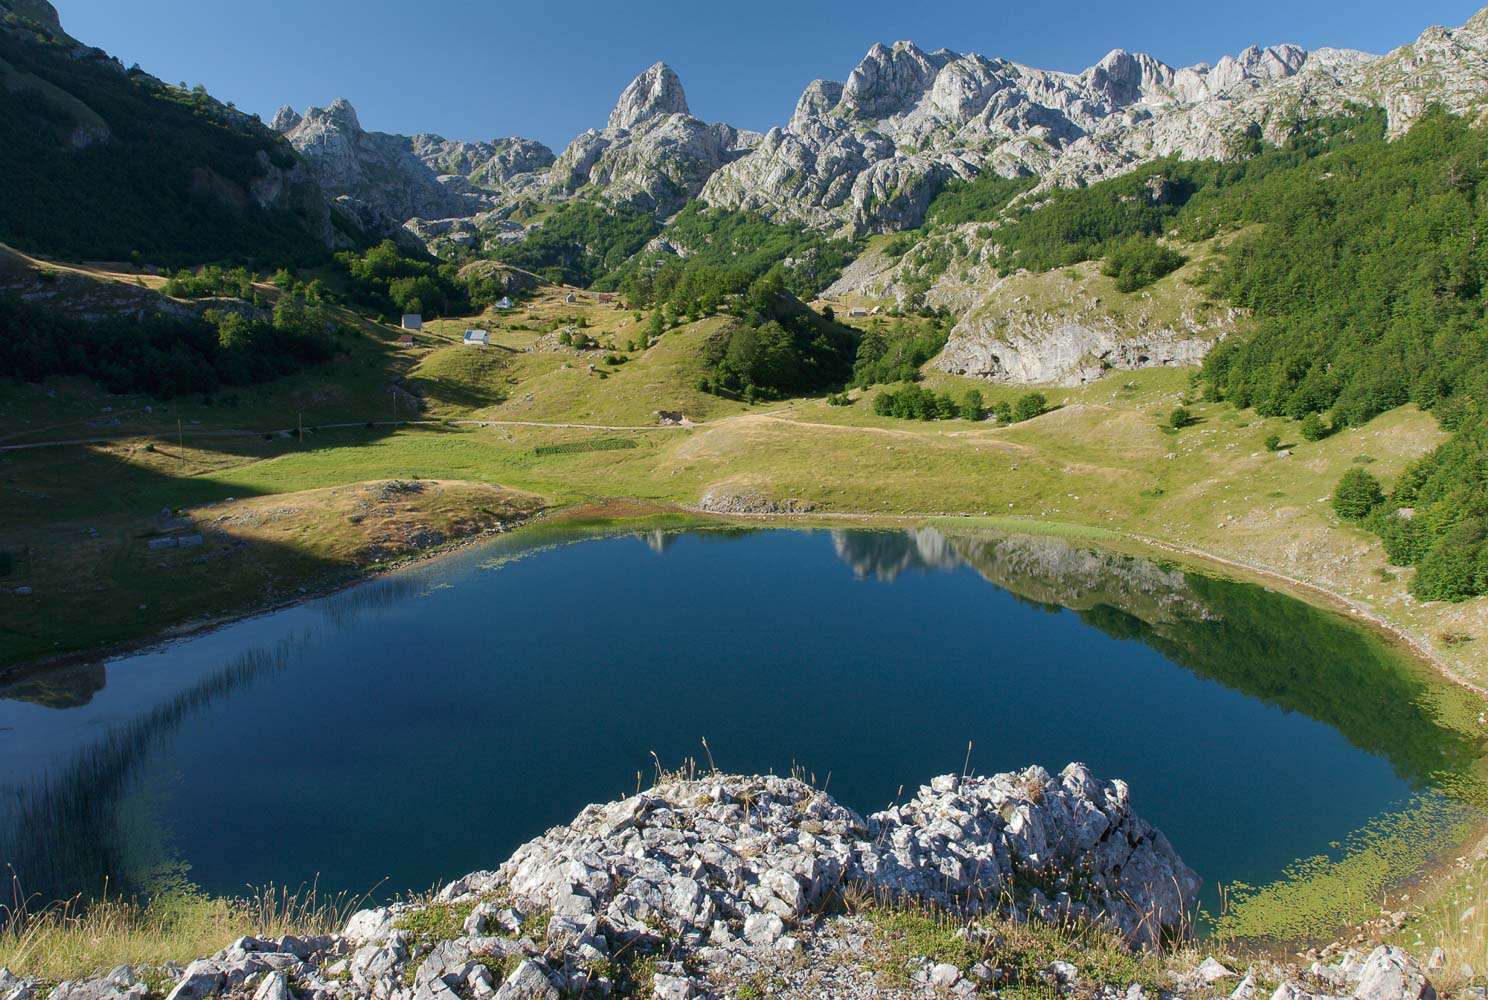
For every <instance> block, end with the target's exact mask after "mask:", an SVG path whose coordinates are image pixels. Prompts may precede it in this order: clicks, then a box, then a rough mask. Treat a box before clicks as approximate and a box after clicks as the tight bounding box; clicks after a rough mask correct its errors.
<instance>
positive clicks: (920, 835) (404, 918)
mask: <svg viewBox="0 0 1488 1000" xmlns="http://www.w3.org/2000/svg"><path fill="white" fill-rule="evenodd" d="M1197 888H1198V878H1197V877H1196V876H1195V875H1194V873H1193V872H1192V871H1190V870H1189V869H1188V868H1187V867H1186V866H1185V865H1184V864H1183V862H1182V861H1181V860H1179V858H1178V856H1177V855H1176V853H1175V852H1174V851H1173V848H1172V846H1171V845H1170V844H1169V843H1168V842H1167V840H1166V839H1165V838H1164V837H1163V835H1162V834H1161V833H1159V832H1158V831H1156V830H1154V829H1153V828H1152V827H1151V826H1149V825H1148V824H1147V823H1145V822H1143V821H1142V820H1141V819H1140V818H1139V817H1138V816H1137V815H1136V814H1135V813H1134V812H1133V811H1132V808H1131V802H1130V796H1129V793H1128V790H1127V787H1126V785H1125V784H1124V783H1122V782H1119V781H1112V782H1101V781H1098V780H1096V779H1095V778H1094V777H1092V776H1091V774H1090V773H1089V771H1088V770H1087V769H1085V768H1084V767H1083V766H1081V765H1078V764H1072V765H1070V766H1069V767H1067V768H1066V769H1065V770H1064V771H1063V772H1062V773H1061V774H1060V775H1059V776H1058V777H1054V776H1051V775H1049V774H1048V773H1047V772H1045V771H1044V770H1043V769H1041V768H1037V767H1034V768H1029V769H1028V770H1025V771H1021V772H1013V773H1008V774H1000V775H995V776H993V777H988V778H969V777H956V776H951V775H947V776H944V777H940V778H936V779H935V780H933V781H932V782H931V783H930V784H929V785H927V786H924V787H922V788H921V789H920V790H919V791H918V793H917V794H916V795H915V796H914V798H913V799H911V800H910V801H908V802H906V803H904V804H903V805H900V806H896V807H894V808H891V809H888V810H885V811H883V812H880V813H876V814H874V815H872V816H870V817H868V818H867V819H866V820H865V819H863V818H862V817H860V816H859V815H858V814H857V813H855V812H853V811H852V810H850V809H847V808H845V807H843V806H842V805H840V804H838V803H837V802H835V801H834V800H833V799H832V798H831V797H830V796H829V795H827V794H826V793H825V792H823V791H821V790H818V789H816V788H814V787H812V786H810V785H807V784H805V783H803V782H801V781H798V780H794V779H786V778H778V777H730V776H725V775H721V774H710V775H706V776H702V777H692V778H685V779H684V778H682V777H676V778H668V779H666V780H664V781H663V782H662V783H661V784H659V785H658V786H656V787H654V788H652V789H651V790H649V791H647V792H644V793H641V794H638V795H635V796H632V797H630V798H627V799H625V800H623V801H619V802H612V803H608V804H602V805H592V806H589V807H588V808H586V809H584V810H583V811H582V812H581V813H580V814H579V815H578V817H576V818H575V819H574V821H573V822H572V823H570V824H567V825H566V826H560V827H556V828H554V829H552V830H549V831H548V832H547V833H546V834H544V835H543V836H541V837H538V838H537V839H535V840H533V841H531V842H529V843H527V844H526V845H524V846H523V847H521V848H520V849H519V850H518V851H517V852H516V853H515V854H513V855H512V857H511V858H510V859H509V860H508V861H507V862H506V863H505V864H503V865H502V866H501V867H500V868H498V869H496V870H494V871H480V872H473V873H471V874H469V875H466V876H464V877H463V878H460V879H457V880H456V881H454V882H451V883H450V884H448V885H446V886H445V887H444V888H443V889H442V890H440V892H439V893H438V895H437V897H436V898H435V899H434V900H433V901H431V902H430V903H427V904H411V903H399V904H395V905H392V906H383V907H377V908H374V909H369V910H363V911H361V912H359V913H356V914H355V915H353V916H352V917H351V918H350V920H349V921H348V922H347V924H346V926H345V929H344V930H343V931H342V933H340V934H336V935H325V936H320V937H309V938H300V937H293V936H287V937H283V938H251V937H249V938H240V939H239V940H238V941H236V942H235V943H233V944H232V945H231V946H229V947H227V948H224V949H223V950H222V951H219V952H217V953H216V954H215V955H213V956H211V957H210V958H204V959H199V960H197V961H195V962H192V963H190V964H189V965H188V966H186V967H185V968H181V967H180V966H176V965H172V964H167V965H165V966H163V967H159V968H151V969H146V968H140V969H134V968H130V967H120V968H117V969H114V970H113V971H111V972H109V973H108V974H106V975H102V976H98V977H94V978H91V979H85V980H77V981H70V982H64V983H60V984H58V985H56V986H54V987H43V986H42V984H40V982H39V981H38V980H36V979H28V978H23V977H20V976H15V975H12V974H11V973H10V972H8V971H6V970H3V969H0V1000H42V998H43V997H44V998H45V1000H145V998H146V996H147V994H148V990H147V989H146V987H145V986H144V983H145V981H147V980H149V981H159V980H160V979H165V980H166V981H167V982H168V983H169V984H172V985H171V988H170V990H169V995H168V997H167V1000H205V998H207V997H213V996H248V995H249V994H252V996H253V997H254V1000H295V998H297V1000H521V998H527V1000H531V998H545V1000H557V998H560V997H578V996H613V995H617V994H619V995H627V996H631V995H635V996H640V995H645V996H651V997H657V998H684V1000H688V998H714V997H716V998H722V997H726V996H735V995H742V994H741V993H740V991H739V987H740V985H741V984H744V983H757V982H760V981H766V980H768V981H770V982H771V983H772V984H773V985H772V988H771V995H775V996H781V997H820V996H833V997H851V998H857V997H862V998H868V997H877V998H885V997H910V996H914V997H924V996H946V995H951V996H972V995H985V994H986V993H987V992H988V991H989V990H991V989H993V988H995V987H997V986H998V984H999V983H1002V984H1004V985H1007V986H1010V987H1014V988H1016V987H1017V985H1018V979H1017V978H1016V977H1019V976H1023V975H1026V974H1027V970H1018V969H1015V968H1013V963H1016V962H1017V961H1018V959H1017V958H1016V956H1015V955H1013V954H1009V951H1008V948H1007V946H1006V942H1005V941H1004V940H1003V939H1002V938H1001V937H1000V936H998V934H997V931H996V926H997V925H995V924H991V923H986V922H983V921H981V920H979V919H978V917H977V915H978V914H985V913H988V912H990V911H1002V912H1006V913H1010V914H1011V915H1012V916H1014V918H1019V917H1029V916H1033V915H1037V916H1040V917H1043V918H1046V919H1065V918H1072V919H1084V920H1087V921H1090V922H1093V923H1096V924H1101V925H1104V926H1106V927H1109V928H1111V929H1112V930H1113V931H1116V932H1117V933H1119V934H1121V935H1124V936H1125V937H1126V938H1127V940H1128V941H1130V942H1131V943H1133V944H1136V945H1143V944H1151V943H1153V942H1154V941H1155V939H1156V938H1157V937H1158V936H1159V935H1162V934H1175V933H1182V931H1183V929H1184V928H1186V927H1187V926H1188V925H1187V924H1186V922H1185V914H1186V912H1187V910H1188V908H1189V905H1190V903H1191V901H1192V900H1193V896H1194V893H1195V892H1196V891H1197ZM849 891H851V892H855V893H857V894H858V896H859V898H864V899H867V898H871V899H875V900H877V901H878V902H877V904H876V905H890V904H891V903H892V902H893V901H900V902H904V903H908V904H909V905H912V906H914V905H927V904H928V905H933V906H938V907H948V908H950V911H951V912H955V913H959V914H960V915H961V916H962V917H963V918H964V919H965V920H966V926H965V929H964V930H963V931H962V932H960V933H961V934H962V935H964V936H965V938H966V939H967V940H968V941H969V942H970V943H971V944H972V945H973V946H974V947H973V949H972V950H973V951H979V952H980V954H982V955H983V956H984V957H983V958H982V959H981V960H980V961H975V962H971V961H967V962H965V963H963V964H956V963H954V962H951V961H946V960H944V959H943V958H936V957H932V956H924V957H921V958H919V959H915V960H912V961H911V962H910V964H909V966H908V967H907V968H906V969H905V970H903V971H904V972H906V973H907V979H908V985H907V987H892V986H887V987H886V986H885V984H883V983H882V982H881V981H880V980H879V979H878V977H877V975H876V973H875V972H874V971H873V968H872V965H873V962H874V961H875V954H876V953H875V952H874V951H873V949H874V947H875V946H874V944H873V940H872V939H873V938H874V937H875V936H876V935H881V932H878V931H875V928H874V926H873V924H872V923H871V922H870V921H869V920H868V919H866V918H865V917H863V916H858V915H853V914H851V913H849V912H844V909H843V899H844V894H845V893H847V892H849ZM978 946H979V947H978ZM1069 957H1070V958H1071V959H1073V960H1059V961H1054V962H1051V963H1050V964H1049V965H1048V966H1047V967H1046V968H1044V969H1042V970H1040V971H1039V972H1038V973H1037V976H1038V979H1039V982H1040V983H1041V984H1043V985H1044V986H1045V987H1047V988H1050V989H1052V990H1053V991H1054V992H1055V994H1057V995H1060V996H1069V997H1074V996H1098V997H1106V998H1116V997H1123V996H1124V997H1126V998H1127V1000H1149V998H1150V997H1151V994H1149V993H1147V992H1146V990H1145V989H1144V988H1143V987H1141V986H1138V985H1135V984H1129V983H1125V982H1115V983H1113V982H1108V981H1105V980H1104V979H1103V978H1102V974H1101V973H1100V972H1099V971H1098V970H1086V969H1082V968H1081V966H1080V965H1079V964H1078V962H1079V956H1078V955H1077V954H1076V955H1071V956H1069ZM1171 975H1172V988H1171V989H1170V990H1164V992H1163V996H1164V997H1165V998H1178V997H1189V996H1192V997H1208V996H1214V995H1216V994H1215V992H1214V991H1215V988H1216V984H1223V983H1226V981H1227V980H1230V979H1235V978H1237V975H1236V973H1235V972H1233V971H1232V970H1231V969H1229V968H1226V967H1225V966H1224V965H1222V964H1221V963H1219V962H1218V961H1216V960H1214V959H1212V958H1210V959H1208V960H1206V961H1205V962H1204V963H1203V964H1202V965H1200V966H1198V967H1197V968H1196V969H1194V970H1193V971H1191V972H1187V973H1183V974H1178V973H1177V972H1174V973H1172V974H1171ZM1266 978H1268V979H1273V980H1280V981H1282V982H1283V983H1284V985H1283V986H1282V988H1281V990H1280V991H1278V992H1277V994H1276V996H1277V998H1279V1000H1312V998H1313V997H1314V996H1315V995H1316V994H1315V993H1314V992H1309V990H1308V989H1306V988H1305V987H1304V985H1303V982H1304V977H1303V975H1302V974H1301V973H1300V972H1298V971H1297V970H1295V969H1280V968H1279V967H1277V968H1271V967H1268V968H1267V969H1266ZM1255 981H1256V977H1255V975H1247V977H1246V978H1245V979H1244V980H1241V981H1240V986H1239V987H1237V988H1236V990H1235V993H1234V996H1236V997H1238V998H1241V1000H1244V998H1247V997H1251V998H1252V1000H1253V995H1256V989H1255V986H1254V983H1255ZM1305 981H1306V982H1310V983H1313V984H1316V983H1319V982H1322V983H1329V984H1333V987H1332V988H1330V989H1329V990H1328V995H1329V996H1334V997H1337V994H1339V993H1340V992H1341V991H1342V990H1343V989H1346V988H1347V986H1348V984H1352V985H1353V986H1354V997H1355V998H1356V1000H1435V993H1434V992H1433V991H1432V989H1431V985H1430V983H1429V982H1428V981H1427V979H1426V976H1425V973H1424V972H1423V971H1422V969H1421V967H1420V965H1419V964H1418V963H1417V962H1416V961H1415V960H1414V959H1413V958H1411V957H1410V956H1409V955H1408V954H1406V953H1405V952H1403V951H1400V950H1398V949H1395V948H1379V949H1377V950H1375V951H1374V952H1373V953H1372V954H1371V955H1370V956H1369V957H1368V959H1367V961H1363V962H1359V961H1357V960H1356V958H1354V957H1353V955H1352V953H1351V954H1350V955H1349V956H1345V960H1344V962H1343V963H1341V964H1340V966H1338V967H1337V968H1334V967H1327V968H1323V967H1317V966H1315V967H1314V969H1313V970H1312V971H1311V973H1310V974H1308V976H1307V977H1306V979H1305ZM1247 984H1249V986H1248V987H1247ZM638 986H644V988H645V989H646V992H645V993H644V994H641V993H637V992H635V991H636V989H637V987H638ZM1224 989H1225V991H1226V992H1228V990H1229V987H1228V986H1227V985H1226V986H1225V987H1224ZM1247 989H1248V990H1249V992H1246V990H1247ZM1340 1000H1341V998H1340Z"/></svg>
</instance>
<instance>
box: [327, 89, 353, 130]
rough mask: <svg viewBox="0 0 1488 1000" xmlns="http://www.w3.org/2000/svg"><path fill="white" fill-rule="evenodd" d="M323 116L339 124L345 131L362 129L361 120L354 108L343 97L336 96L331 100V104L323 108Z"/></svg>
mask: <svg viewBox="0 0 1488 1000" xmlns="http://www.w3.org/2000/svg"><path fill="white" fill-rule="evenodd" d="M322 117H324V118H328V119H330V121H331V122H332V123H333V124H335V125H338V126H340V127H341V128H342V129H344V130H345V131H347V132H360V131H362V121H361V119H360V118H358V117H357V113H356V108H354V107H352V106H351V102H350V101H348V100H347V99H346V98H344V97H338V98H336V99H335V100H334V101H332V102H331V106H330V107H329V108H326V109H325V113H324V115H322Z"/></svg>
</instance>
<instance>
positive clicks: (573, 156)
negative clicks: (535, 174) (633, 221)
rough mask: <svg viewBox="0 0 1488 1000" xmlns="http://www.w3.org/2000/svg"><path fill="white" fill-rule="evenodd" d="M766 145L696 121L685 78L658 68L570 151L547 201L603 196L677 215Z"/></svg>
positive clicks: (550, 181) (552, 178)
mask: <svg viewBox="0 0 1488 1000" xmlns="http://www.w3.org/2000/svg"><path fill="white" fill-rule="evenodd" d="M758 141H759V136H757V135H756V134H754V133H752V132H742V131H740V130H739V129H736V128H733V127H732V126H729V125H709V124H707V123H705V122H703V121H700V120H699V119H697V118H694V117H693V116H692V115H691V114H690V113H689V111H688V107H687V96H686V94H685V93H684V92H683V90H682V82H681V81H680V80H679V79H678V78H677V74H676V73H674V72H672V70H671V68H670V67H668V66H666V65H665V64H663V63H657V64H656V65H655V66H652V67H651V68H650V69H648V70H646V71H645V72H644V73H642V74H641V75H640V76H638V77H636V79H635V80H634V81H633V82H632V83H631V84H630V86H628V87H626V88H625V91H624V93H622V94H621V95H620V100H619V101H618V102H617V103H616V105H615V110H614V111H613V112H611V113H610V120H609V125H608V126H607V127H606V128H605V129H604V130H603V131H595V130H593V129H591V130H590V131H588V132H585V133H584V134H583V135H581V136H579V137H578V138H577V139H575V140H574V141H573V142H572V143H571V144H570V145H569V147H568V148H567V149H566V150H564V151H563V154H562V155H561V156H560V157H559V158H558V162H557V163H556V164H554V166H553V169H552V170H551V171H550V172H549V174H548V176H547V178H546V180H545V182H544V184H543V187H544V188H545V191H544V196H545V197H546V198H548V199H550V200H562V199H564V198H569V197H573V196H575V195H579V194H585V193H603V194H604V195H605V197H606V198H608V199H609V200H611V201H615V202H623V203H627V204H631V205H635V206H637V207H639V208H642V209H645V210H647V211H652V212H655V213H656V214H658V215H669V214H671V213H673V212H675V211H677V210H678V209H680V208H681V207H682V206H683V205H684V204H686V203H687V202H688V201H689V200H691V199H692V198H695V197H697V195H698V194H699V193H700V192H701V191H702V189H703V185H704V184H705V183H706V182H707V180H708V178H709V177H711V176H712V175H713V174H714V173H715V172H716V171H717V170H718V168H719V167H721V166H723V165H724V164H726V163H730V162H732V161H734V160H736V159H738V158H739V157H740V156H743V155H744V154H745V153H747V152H748V151H749V150H750V149H752V148H753V147H754V146H755V144H756V143H757V142H758Z"/></svg>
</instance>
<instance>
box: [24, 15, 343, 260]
mask: <svg viewBox="0 0 1488 1000" xmlns="http://www.w3.org/2000/svg"><path fill="white" fill-rule="evenodd" d="M0 14H3V15H4V17H3V20H0V93H3V95H4V100H0V174H3V176H4V177H5V178H6V184H7V186H8V187H10V189H11V190H15V191H24V192H26V197H25V198H6V199H0V239H3V240H5V241H7V242H11V243H13V244H15V245H17V246H21V247H23V248H25V249H28V250H33V251H38V252H44V253H51V254H56V255H61V256H70V257H91V258H107V259H123V258H126V257H128V256H129V255H131V254H133V253H139V254H141V255H143V256H145V257H148V258H152V259H159V260H164V261H200V260H202V259H208V258H217V257H243V256H257V257H265V258H274V259H284V258H287V259H300V258H306V257H310V256H314V255H316V254H319V253H321V252H323V250H324V249H325V248H326V247H327V246H328V245H337V244H346V243H348V242H349V241H350V240H351V238H352V236H353V235H355V234H352V235H348V234H347V233H345V232H342V231H341V229H340V228H338V225H337V220H336V219H334V218H333V216H332V213H331V211H330V209H329V207H328V205H327V203H326V200H325V198H324V196H323V195H322V193H321V191H320V188H319V185H318V184H317V183H316V182H315V179H314V178H313V177H312V176H311V175H310V174H309V173H308V172H307V171H306V170H305V169H304V167H303V166H302V164H301V162H300V160H299V158H298V157H297V156H296V155H295V153H294V151H293V150H292V149H291V148H290V147H289V146H288V145H287V144H286V143H284V142H283V141H282V140H281V139H279V138H278V137H276V136H275V135H273V134H272V133H271V132H270V131H269V130H268V129H266V128H264V127H263V126H262V125H260V124H258V123H257V122H256V121H255V120H253V119H251V118H249V117H248V116H246V115H243V114H241V113H240V112H237V111H235V110H233V109H232V108H230V107H228V106H224V105H222V104H219V103H217V102H216V101H213V100H212V99H211V98H210V97H208V96H207V95H206V94H205V93H202V92H196V93H191V92H187V91H184V90H181V89H179V88H176V87H171V86H168V85H166V84H164V83H162V82H161V81H159V80H157V79H155V78H154V77H151V76H149V75H148V74H145V73H143V72H141V71H139V70H138V69H132V70H125V68H124V67H123V66H122V65H120V64H119V63H118V62H117V61H116V60H114V59H111V58H110V57H109V56H108V55H107V54H106V53H104V52H102V51H101V50H98V49H90V48H87V47H86V46H83V45H82V44H80V43H78V42H76V41H74V40H73V39H71V38H70V37H68V36H67V35H66V34H65V33H63V32H62V30H61V26H60V24H59V22H58V20H57V16H56V11H55V9H53V8H52V7H51V5H50V4H48V3H45V2H44V0H24V2H22V0H0Z"/></svg>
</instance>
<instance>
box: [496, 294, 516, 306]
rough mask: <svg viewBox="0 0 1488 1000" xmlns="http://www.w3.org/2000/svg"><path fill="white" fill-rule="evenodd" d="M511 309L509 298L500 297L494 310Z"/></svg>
mask: <svg viewBox="0 0 1488 1000" xmlns="http://www.w3.org/2000/svg"><path fill="white" fill-rule="evenodd" d="M511 307H512V300H511V299H509V298H507V297H505V296H502V298H501V301H500V302H498V303H496V308H497V309H510V308H511Z"/></svg>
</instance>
